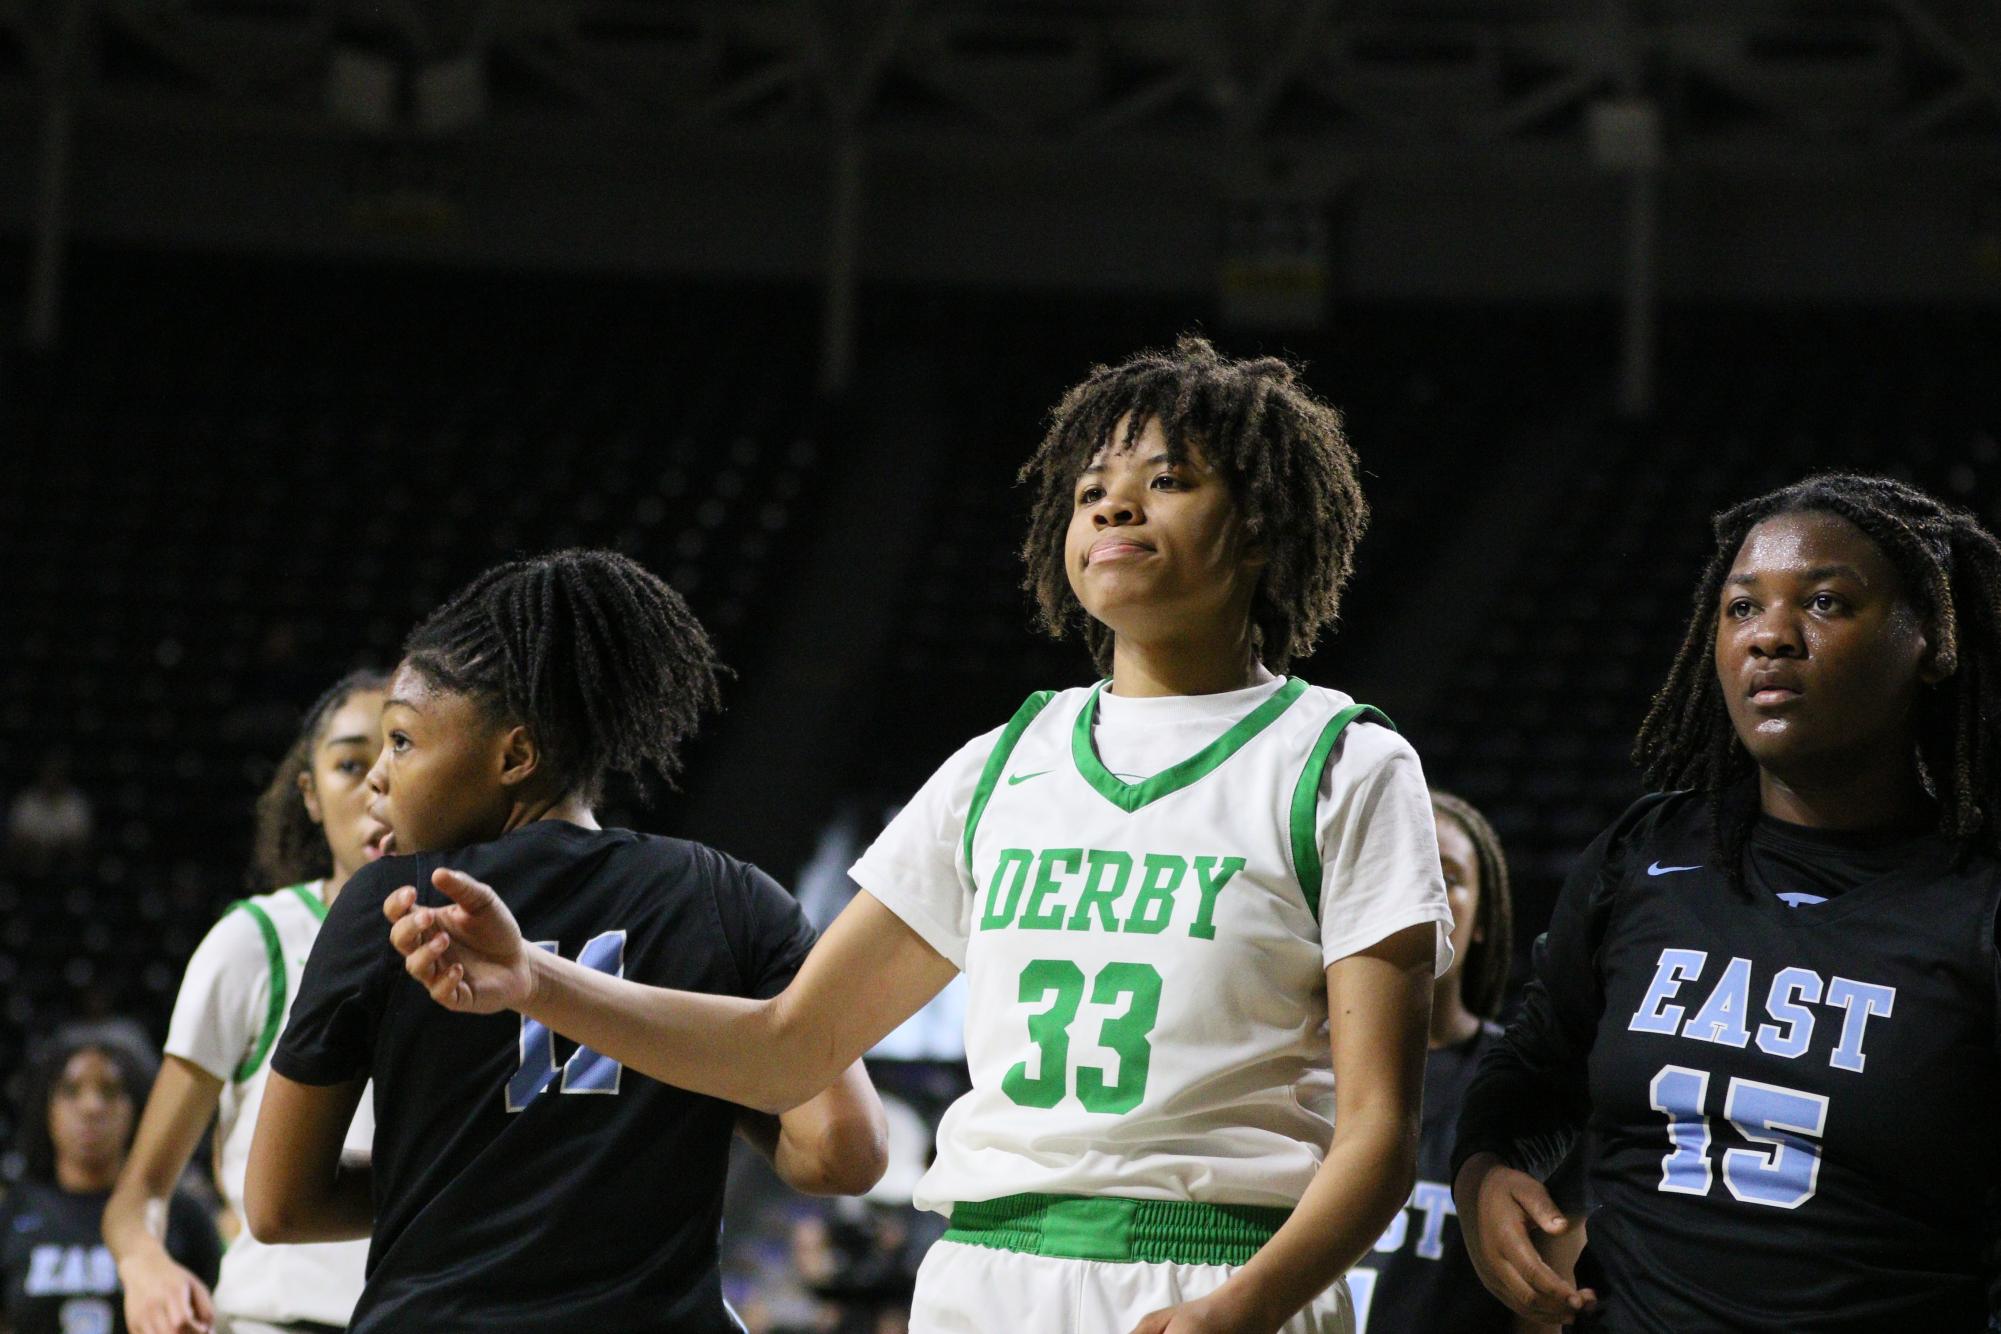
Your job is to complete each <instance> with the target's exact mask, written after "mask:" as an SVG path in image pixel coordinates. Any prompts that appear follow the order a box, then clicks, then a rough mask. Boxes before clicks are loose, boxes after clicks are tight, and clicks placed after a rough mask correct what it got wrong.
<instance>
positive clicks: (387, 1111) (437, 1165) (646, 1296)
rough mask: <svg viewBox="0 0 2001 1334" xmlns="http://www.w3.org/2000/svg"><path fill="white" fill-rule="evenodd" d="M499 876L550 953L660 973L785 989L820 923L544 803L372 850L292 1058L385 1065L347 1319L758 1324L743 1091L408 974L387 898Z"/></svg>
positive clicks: (344, 1065)
mask: <svg viewBox="0 0 2001 1334" xmlns="http://www.w3.org/2000/svg"><path fill="white" fill-rule="evenodd" d="M438 866H451V867H453V868H455V869H457V870H460V871H464V872H465V873H467V874H468V875H471V876H473V877H475V878H476V879H479V880H482V881H485V882H486V883H487V884H489V885H492V886H493V887H494V890H495V891H496V892H497V893H499V894H500V896H501V897H502V898H503V899H504V900H505V901H506V903H507V906H508V907H509V908H510V909H511V910H512V911H513V913H514V916H515V919H516V920H517V921H518V922H519V923H520V924H521V930H522V933H523V934H524V935H525V936H526V937H527V938H528V939H529V940H530V941H533V942H535V943H536V944H538V945H540V946H541V947H542V948H544V949H552V950H557V951H559V952H561V953H562V954H563V955H564V957H566V958H571V959H577V960H579V961H581V962H582V963H584V964H586V965H588V966H590V967H593V968H598V969H601V970H603V971H605V972H608V973H612V974H614V975H618V976H624V977H628V978H631V979H633V980H634V981H638V982H645V983H649V984H652V985H655V986H665V987H673V988H676V989H678V990H684V991H703V992H709V993H711V994H717V995H730V996H759V997H762V996H772V995H776V994H777V993H778V992H779V991H781V990H783V989H784V987H785V984H786V983H787V982H788V981H790V980H791V978H792V976H793V974H794V973H795V972H797V971H798V968H799V965H800V963H801V962H802V961H803V960H804V959H805V956H806V952H807V950H808V949H809V948H811V946H812V943H813V939H814V935H813V929H812V927H811V926H810V925H808V924H807V922H806V919H805V917H804V915H803V914H801V913H800V911H799V907H798V904H797V903H796V902H795V901H794V900H793V899H792V897H791V896H790V895H789V894H787V893H786V892H785V891H784V890H783V889H781V888H779V887H778V885H777V884H775V883H774V882H773V881H772V880H771V879H770V878H769V877H768V876H766V875H764V874H763V873H762V872H761V871H758V870H757V869H755V868H754V867H750V866H746V865H745V864H743V863H742V862H738V861H735V860H733V859H731V858H729V857H726V856H724V855H723V854H721V853H719V852H717V851H715V850H714V849H712V848H707V847H704V846H702V845H701V844H699V843H688V842H683V841H681V840H679V839H669V838H655V837H652V836H649V835H643V834H635V833H632V832H630V831H628V830H623V829H606V830H589V829H583V828H580V827H578V826H576V825H572V824H567V823H565V822H563V821H559V820H542V821H538V822H536V823H534V824H530V825H528V826H525V827H524V828H521V829H518V830H516V831H514V832H513V833H510V834H507V835H505V836H503V837H501V838H498V839H495V840H494V841H493V842H490V843H481V844H476V845H474V846H472V847H469V848H462V849H459V850H458V851H456V852H451V853H445V854H422V855H416V856H409V857H391V858H385V859H384V860H382V861H379V862H376V863H374V864H373V865H371V866H368V867H365V868H363V869H362V870H361V871H360V872H358V873H357V874H356V875H355V876H354V878H353V879H352V880H350V881H349V882H348V884H347V887H346V889H345V890H344V891H343V892H342V893H341V896H340V898H339V899H337V900H336V901H335V902H334V905H333V908H332V909H331V911H329V912H328V914H327V920H326V923H325V925H324V926H322V927H321V928H320V935H319V938H318V940H317V941H315V942H314V945H313V952H312V954H311V956H310V957H309V958H308V960H307V963H306V975H305V978H304V981H303V982H302V983H301V984H300V988H299V997H298V1000H297V1002H296V1003H295V1004H294V1006H293V1010H292V1018H291V1022H290V1024H289V1025H288V1026H287V1028H286V1030H285V1034H284V1036H283V1037H282V1038H281V1039H280V1040H279V1044H278V1048H277V1051H276V1053H275V1054H274V1055H273V1057H272V1068H273V1069H275V1070H276V1071H278V1072H279V1073H280V1074H282V1075H284V1076H285V1077H286V1078H288V1079H292V1080H296V1081H298V1082H300V1083H305V1084H335V1083H344V1082H347V1081H350V1080H354V1079H359V1078H363V1077H367V1078H372V1079H373V1080H374V1081H375V1127H376V1128H375V1144H374V1189H375V1230H374V1235H373V1237H372V1239H371V1241H370V1244H369V1250H368V1280H367V1283H366V1285H365V1286H364V1288H363V1290H362V1295H361V1300H360V1302H359V1304H358V1305H357V1306H356V1307H355V1312H354V1318H353V1321H352V1323H351V1324H350V1325H349V1329H350V1331H353V1332H354V1334H371V1332H373V1331H394V1332H395V1334H403V1332H404V1331H409V1330H419V1329H421V1330H427V1331H432V1330H434V1331H439V1332H440V1334H444V1332H445V1331H457V1330H480V1331H482V1334H510V1332H513V1334H531V1331H532V1332H539V1331H546V1330H558V1329H561V1330H589V1331H591V1332H592V1334H630V1332H632V1331H655V1330H657V1331H668V1330H672V1331H676V1334H680V1332H681V1331H687V1334H724V1332H725V1331H735V1330H737V1329H738V1328H739V1325H738V1324H737V1322H736V1320H735V1318H734V1316H733V1315H731V1313H730V1312H729V1310H728V1308H727V1306H726V1305H725V1303H724V1301H723V1295H722V1277H721V1273H720V1270H719V1269H718V1266H717V1259H718V1257H717V1239H718V1234H719V1231H720V1228H721V1225H722V1205H723V1185H724V1169H725V1165H726V1164H727V1162H728V1160H729V1150H730V1137H731V1134H732V1132H733V1129H734V1126H735V1119H736V1111H737V1109H736V1108H735V1107H733V1106H731V1105H730V1104H728V1103H725V1102H722V1101H720V1100H718V1099H715V1098H709V1097H704V1096H701V1095H699V1094H695V1093H690V1092H688V1091H686V1090H684V1089H678V1088H674V1087H671V1086H669V1085H666V1084H662V1083H660V1082H659V1081H657V1080H654V1079H650V1078H648V1077H647V1076H645V1075H642V1074H640V1073H638V1072H637V1071H634V1070H627V1069H624V1068H623V1067H622V1066H620V1065H619V1064H618V1063H616V1062H614V1061H611V1060H610V1059H608V1058H606V1057H604V1056H602V1055H600V1054H598V1053H597V1052H594V1051H592V1050H591V1049H589V1048H588V1047H578V1046H577V1045H576V1044H575V1043H572V1042H567V1041H564V1040H562V1039H560V1038H557V1037H555V1036H554V1035H552V1034H551V1033H550V1031H549V1030H548V1029H547V1028H545V1027H544V1026H543V1025H541V1024H539V1023H536V1022H534V1021H532V1020H526V1019H523V1018H522V1017H521V1016H520V1015H517V1014H513V1013H502V1014H497V1015H478V1016H475V1015H460V1014H453V1013H451V1012H450V1011H448V1010H445V1009H444V1008H443V1007H441V1006H439V1005H436V1004H434V1003H432V1001H431V999H430V997H429V996H428V995H426V994H425V992H424V989H423V988H422V987H420V986H418V985H417V983H416V982H414V981H412V980H411V979H410V977H409V976H408V975H407V974H406V973H405V972H404V971H403V960H402V957H401V956H400V955H398V954H397V953H396V950H395V948H394V947H393V946H392V945H390V943H389V923H388V922H387V921H386V920H384V918H383V916H382V901H383V899H385V898H386V897H388V895H389V893H390V892H391V891H392V890H394V889H396V888H397V887H398V886H400V885H407V884H414V885H416V886H418V887H419V889H420V891H421V897H422V901H423V902H425V903H428V904H433V905H441V904H443V903H444V902H445V900H444V897H443V896H442V895H441V894H439V893H438V892H437V890H435V889H433V888H432V887H431V883H430V876H431V871H432V870H433V869H434V868H436V867H438Z"/></svg>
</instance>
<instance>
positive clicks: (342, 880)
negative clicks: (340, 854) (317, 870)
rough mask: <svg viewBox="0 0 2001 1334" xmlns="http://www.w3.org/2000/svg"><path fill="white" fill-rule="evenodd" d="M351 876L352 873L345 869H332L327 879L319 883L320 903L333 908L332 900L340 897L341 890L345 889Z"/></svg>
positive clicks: (339, 867) (341, 867)
mask: <svg viewBox="0 0 2001 1334" xmlns="http://www.w3.org/2000/svg"><path fill="white" fill-rule="evenodd" d="M353 874H354V872H352V871H350V870H348V869H347V868H346V867H343V866H336V867H334V868H333V870H332V871H331V872H330V873H329V874H328V875H327V878H326V879H324V880H322V881H320V902H321V903H324V904H325V905H326V906H327V907H329V908H331V907H333V905H334V900H335V899H337V898H339V897H340V892H341V891H342V890H343V889H346V888H347V881H348V877H349V876H352V875H353Z"/></svg>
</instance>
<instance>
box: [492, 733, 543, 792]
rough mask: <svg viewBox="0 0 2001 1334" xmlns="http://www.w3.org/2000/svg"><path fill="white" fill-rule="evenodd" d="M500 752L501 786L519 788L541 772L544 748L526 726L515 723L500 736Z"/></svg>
mask: <svg viewBox="0 0 2001 1334" xmlns="http://www.w3.org/2000/svg"><path fill="white" fill-rule="evenodd" d="M499 750H500V783H501V786H503V787H519V786H520V785H521V784H523V783H525V782H527V781H528V780H529V779H531V778H533V777H534V776H535V775H536V774H537V773H539V772H541V768H542V748H541V747H540V746H539V745H537V744H536V743H535V735H534V733H532V732H530V731H529V730H528V728H527V727H526V726H525V725H524V724H521V723H515V724H514V725H513V726H511V727H509V728H507V729H506V730H505V731H503V732H502V733H501V734H500V747H499Z"/></svg>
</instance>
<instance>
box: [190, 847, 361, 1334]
mask: <svg viewBox="0 0 2001 1334" xmlns="http://www.w3.org/2000/svg"><path fill="white" fill-rule="evenodd" d="M321 889H322V882H319V881H315V882H313V883H312V884H308V885H294V886H292V887H290V888H287V889H281V890H278V891H276V892H275V893H271V894H259V895H257V896H255V897H254V898H251V899H248V900H246V901H245V902H246V903H247V904H249V905H250V906H251V907H253V908H255V909H256V910H257V912H258V913H261V914H263V917H264V920H265V921H267V922H269V923H270V926H271V929H272V932H273V934H274V936H275V939H274V940H267V939H266V937H265V931H264V928H263V926H262V925H261V924H260V922H259V920H258V918H257V916H256V915H255V914H253V913H252V912H251V911H250V910H249V908H245V907H243V906H236V907H232V908H231V909H230V910H229V911H228V912H226V913H224V914H223V916H222V918H221V920H220V921H218V922H217V923H216V924H215V925H214V926H213V927H211V928H209V933H208V935H207V936H205V937H204V938H203V939H202V943H201V944H200V945H198V946H196V948H195V952H194V957H192V958H191V959H189V960H188V968H187V973H186V974H185V975H184V976H183V978H182V980H181V991H180V995H179V996H177V997H176V998H175V1000H174V1017H173V1021H172V1022H171V1023H170V1024H169V1025H168V1028H167V1043H166V1047H165V1051H166V1053H167V1054H168V1055H169V1056H178V1057H180V1058H181V1059H182V1060H184V1061H188V1062H190V1063H192V1064H194V1065H196V1066H199V1067H200V1068H202V1069H203V1070H206V1071H207V1072H208V1073H209V1074H211V1075H214V1076H215V1077H216V1078H217V1079H220V1080H221V1081H222V1099H221V1103H220V1105H219V1106H218V1108H217V1111H216V1144H217V1146H218V1149H217V1160H216V1165H217V1174H218V1176H219V1177H220V1180H221V1186H222V1190H223V1194H224V1196H225V1198H227V1199H228V1201H229V1203H230V1205H231V1207H233V1208H234V1209H235V1210H236V1211H237V1214H238V1216H239V1217H241V1216H242V1214H243V1177H244V1171H245V1169H246V1167H247V1166H248V1164H249V1161H250V1140H251V1136H252V1135H253V1134H254V1133H255V1131H256V1126H257V1109H258V1107H259V1106H260V1105H261V1104H262V1103H263V1100H264V1086H265V1084H266V1083H267V1082H268V1081H269V1079H270V1074H271V1048H272V1047H273V1046H274V1045H275V1044H276V1042H277V1038H278V1033H279V1032H280V1031H281V1030H282V1029H283V1028H284V1024H285V1020H286V1018H287V1017H288V1016H289V1015H290V1014H291V1011H292V1000H293V998H294V997H296V996H297V995H298V994H299V979H300V977H301V976H302V975H303V974H304V972H305V967H306V955H307V953H308V952H309V951H310V950H311V949H312V945H313V941H314V940H315V939H316V938H317V937H318V936H319V932H320V922H321V921H322V919H323V918H324V917H325V915H326V907H325V904H324V903H323V902H322V900H321V898H320V894H321ZM274 955H275V957H274ZM280 987H282V989H283V994H282V995H280V994H278V988H280ZM274 997H276V1000H277V1004H276V1006H275V1007H274V1005H273V998H274ZM374 1137H375V1118H374V1115H373V1110H372V1107H371V1102H370V1099H369V1097H368V1096H367V1094H364V1095H363V1097H362V1101H361V1106H360V1107H359V1108H358V1109H357V1110H356V1112H355V1116H354V1123H353V1125H351V1126H350V1127H349V1128H348V1135H347V1142H346V1148H347V1149H348V1150H349V1151H351V1152H361V1153H366V1152H367V1151H368V1148H369V1144H370V1142H371V1141H372V1140H373V1139H374ZM367 1259H368V1243H367V1242H366V1241H340V1242H326V1243H316V1244H313V1245H305V1246H267V1245H265V1244H263V1243H262V1242H260V1241H258V1240H257V1239H256V1238H255V1237H252V1236H251V1235H250V1233H249V1231H248V1230H247V1229H246V1230H244V1231H243V1232H241V1233H239V1234H238V1235H237V1238H236V1240H235V1241H234V1242H232V1243H231V1244H230V1247H229V1249H228V1250H227V1251H226V1252H224V1253H223V1257H222V1276H221V1278H220V1280H219V1281H218V1282H217V1283H216V1289H215V1304H216V1309H217V1310H218V1311H220V1312H222V1313H223V1314H224V1315H228V1316H236V1317H239V1318H242V1319H246V1320H256V1321H265V1322H270V1323H276V1324H282V1323H285V1322H287V1321H295V1320H307V1321H314V1322H317V1323H320V1324H328V1325H345V1324H346V1323H347V1321H348V1317H349V1316H350V1315H352V1314H353V1312H354V1303H355V1299H356V1298H358V1297H359V1296H360V1295H361V1284H362V1277H363V1267H364V1266H365V1264H366V1262H367Z"/></svg>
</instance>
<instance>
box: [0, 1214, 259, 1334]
mask: <svg viewBox="0 0 2001 1334" xmlns="http://www.w3.org/2000/svg"><path fill="white" fill-rule="evenodd" d="M110 1198H111V1192H110V1191H96V1192H93V1193H90V1194H83V1195H79V1194H74V1193H72V1192H70V1191H66V1190H63V1189H61V1188H60V1187H57V1186H53V1185H50V1184H48V1183H46V1182H41V1181H22V1182H20V1183H19V1184H17V1185H16V1186H15V1187H14V1189H13V1191H12V1193H11V1194H9V1195H8V1196H7V1198H6V1199H5V1200H4V1201H0V1310H4V1311H5V1316H6V1318H5V1320H4V1321H0V1325H4V1326H5V1327H6V1328H7V1329H8V1330H9V1331H11V1334H125V1289H124V1286H123V1285H122V1284H121V1283H120V1282H119V1281H118V1262H117V1261H116V1260H114V1259H112V1258H111V1250H110V1248H109V1247H107V1246H106V1245H105V1244H104V1237H103V1234H102V1233H101V1231H100V1230H99V1226H98V1225H99V1222H100V1221H101V1220H102V1219H103V1217H104V1205H105V1202H106V1201H107V1200H109V1199H110ZM166 1248H167V1254H168V1255H171V1256H173V1257H174V1259H175V1261H176V1262H177V1263H179V1264H181V1265H182V1266H184V1267H185V1268H186V1269H187V1270H188V1271H189V1272H190V1273H192V1274H194V1276H195V1277H197V1278H199V1279H200V1280H201V1281H202V1282H203V1283H204V1284H206V1285H207V1286H208V1287H210V1288H213V1287H214V1286H215V1276H216V1270H217V1269H218V1268H220V1267H221V1264H222V1239H221V1238H220V1237H218V1236H217V1235H216V1232H215V1224H214V1222H213V1221H211V1220H210V1218H209V1216H208V1212H207V1211H206V1210H205V1209H203V1208H202V1206H201V1205H200V1204H198V1203H197V1202H196V1201H195V1200H194V1198H193V1197H192V1196H189V1195H185V1194H182V1193H180V1192H179V1191H176V1192H175V1193H174V1195H173V1198H172V1199H170V1200H169V1201H168V1203H167V1236H166Z"/></svg>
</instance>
